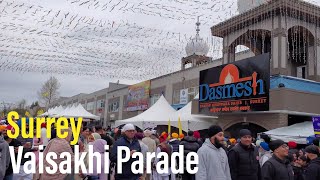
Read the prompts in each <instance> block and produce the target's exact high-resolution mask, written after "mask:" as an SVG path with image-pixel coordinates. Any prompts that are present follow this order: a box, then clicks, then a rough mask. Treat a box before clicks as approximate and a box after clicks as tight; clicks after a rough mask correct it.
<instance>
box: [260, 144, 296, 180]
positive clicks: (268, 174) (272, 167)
mask: <svg viewBox="0 0 320 180" xmlns="http://www.w3.org/2000/svg"><path fill="white" fill-rule="evenodd" d="M269 147H270V149H271V150H272V151H273V156H272V157H271V158H270V159H269V160H268V161H267V162H265V163H264V164H263V166H262V169H261V179H262V180H294V174H293V169H292V166H291V165H290V162H289V160H288V158H287V157H288V154H289V147H288V145H287V144H286V143H285V142H284V141H282V140H274V141H271V142H270V143H269Z"/></svg>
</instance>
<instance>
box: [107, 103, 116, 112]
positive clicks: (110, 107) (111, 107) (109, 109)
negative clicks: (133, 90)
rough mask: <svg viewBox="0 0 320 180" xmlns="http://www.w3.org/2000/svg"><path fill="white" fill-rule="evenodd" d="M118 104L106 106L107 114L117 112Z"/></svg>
mask: <svg viewBox="0 0 320 180" xmlns="http://www.w3.org/2000/svg"><path fill="white" fill-rule="evenodd" d="M118 111H119V102H114V103H111V104H109V105H108V112H118Z"/></svg>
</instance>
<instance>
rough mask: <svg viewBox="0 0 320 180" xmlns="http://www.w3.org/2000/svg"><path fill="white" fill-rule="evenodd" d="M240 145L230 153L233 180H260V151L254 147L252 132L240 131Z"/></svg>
mask: <svg viewBox="0 0 320 180" xmlns="http://www.w3.org/2000/svg"><path fill="white" fill-rule="evenodd" d="M240 137H241V140H240V143H238V144H237V145H235V146H234V147H233V148H232V149H230V151H229V152H228V160H229V166H230V173H231V178H232V180H259V177H260V165H259V161H258V156H259V153H258V150H257V148H255V147H254V146H253V145H252V135H251V131H250V130H248V129H242V130H240Z"/></svg>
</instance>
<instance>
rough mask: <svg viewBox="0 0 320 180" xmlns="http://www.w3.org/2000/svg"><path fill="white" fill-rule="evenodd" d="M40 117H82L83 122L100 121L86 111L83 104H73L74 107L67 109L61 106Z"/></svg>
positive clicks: (97, 117)
mask: <svg viewBox="0 0 320 180" xmlns="http://www.w3.org/2000/svg"><path fill="white" fill-rule="evenodd" d="M40 116H42V117H43V116H49V117H66V118H71V117H74V118H78V117H82V118H83V121H90V119H94V120H100V117H99V116H96V115H94V114H91V113H90V112H88V111H87V110H85V109H84V108H83V106H82V105H81V104H78V105H75V104H73V105H70V106H67V107H66V108H65V109H64V108H63V107H62V106H61V105H60V106H59V107H55V108H52V109H49V110H48V111H47V112H45V113H44V114H42V115H40Z"/></svg>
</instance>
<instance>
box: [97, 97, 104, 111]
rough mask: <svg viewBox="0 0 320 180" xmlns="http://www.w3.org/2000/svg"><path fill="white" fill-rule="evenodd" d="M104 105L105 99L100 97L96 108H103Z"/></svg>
mask: <svg viewBox="0 0 320 180" xmlns="http://www.w3.org/2000/svg"><path fill="white" fill-rule="evenodd" d="M104 107H105V100H104V99H100V100H98V101H97V109H100V108H104Z"/></svg>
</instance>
